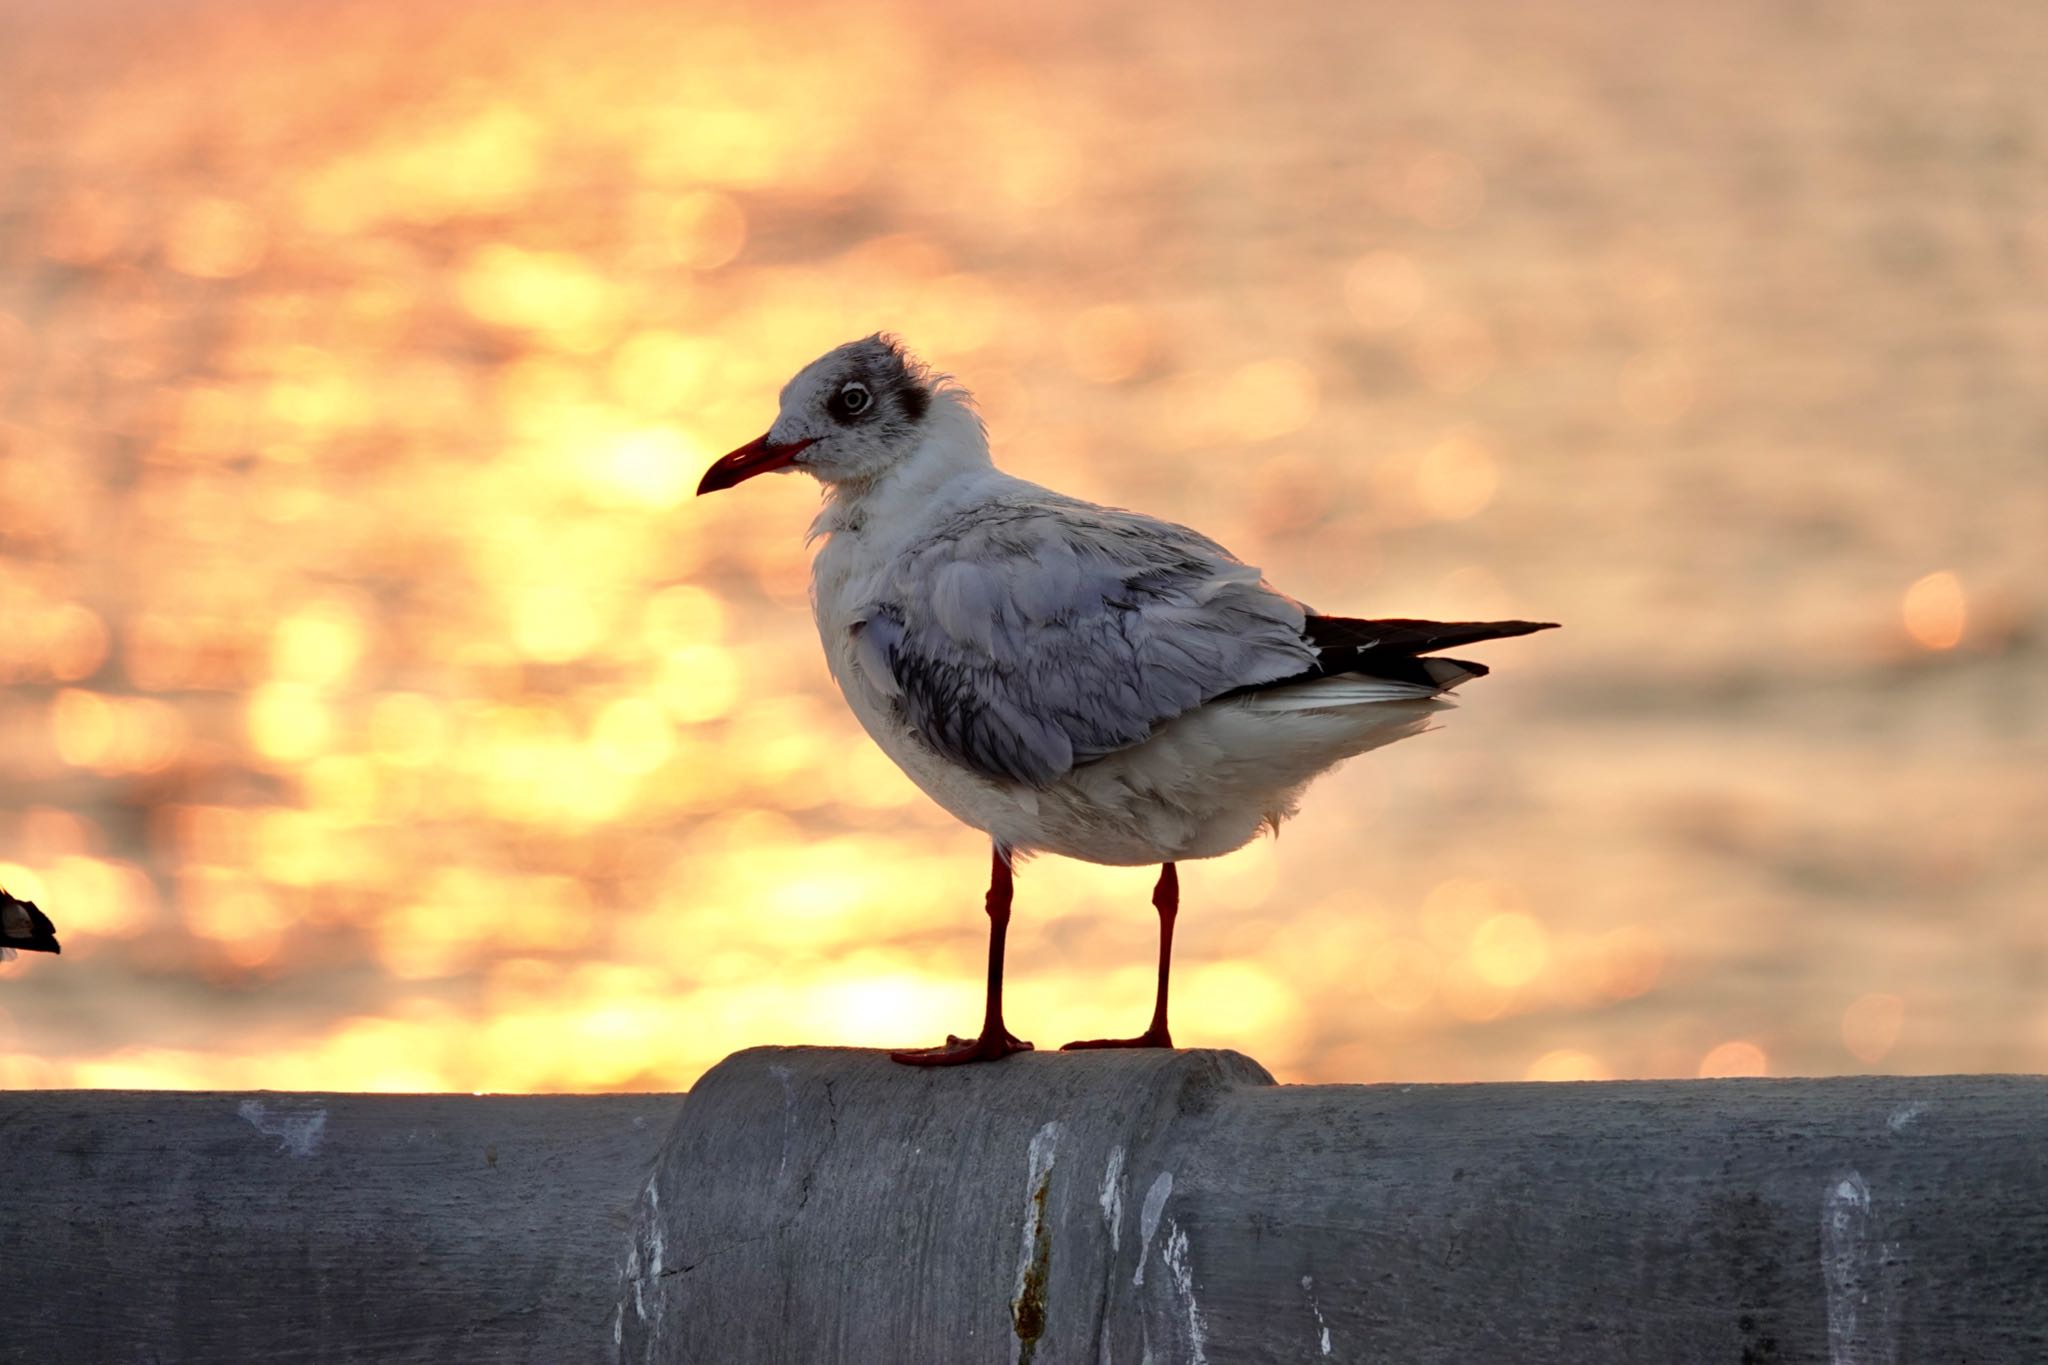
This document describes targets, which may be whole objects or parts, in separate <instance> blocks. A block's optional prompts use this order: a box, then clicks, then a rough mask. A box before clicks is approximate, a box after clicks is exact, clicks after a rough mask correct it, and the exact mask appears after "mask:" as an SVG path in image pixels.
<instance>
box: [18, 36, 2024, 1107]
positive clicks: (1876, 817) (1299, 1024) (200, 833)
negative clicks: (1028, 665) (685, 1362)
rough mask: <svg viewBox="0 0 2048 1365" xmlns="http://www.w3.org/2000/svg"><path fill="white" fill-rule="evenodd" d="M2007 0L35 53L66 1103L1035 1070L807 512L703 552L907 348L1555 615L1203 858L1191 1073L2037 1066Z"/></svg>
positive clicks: (1243, 513)
mask: <svg viewBox="0 0 2048 1365" xmlns="http://www.w3.org/2000/svg"><path fill="white" fill-rule="evenodd" d="M1969 8H1972V10H1973V12H1976V11H1977V10H1978V9H1979V8H1981V17H1982V18H1983V19H1984V20H1985V22H1983V23H1981V24H1971V23H1963V22H1953V21H1951V20H1950V19H1949V18H1947V17H1945V16H1944V15H1943V14H1940V13H1936V12H1935V11H1934V10H1932V9H1923V8H1921V7H1916V6H1913V5H1910V4H1906V3H1895V4H1886V5H1881V6H1878V7H1877V8H1876V9H1875V10H1871V9H1867V8H1860V9H1856V10H1854V11H1852V10H1851V9H1850V8H1849V7H1846V6H1822V7H1821V8H1820V9H1818V10H1813V11H1810V12H1809V11H1802V16H1803V17H1801V18H1800V19H1799V20H1798V21H1797V22H1794V21H1793V20H1792V19H1790V18H1787V17H1785V16H1784V15H1782V14H1781V13H1780V12H1779V11H1777V10H1776V9H1774V8H1773V7H1770V6H1765V5H1760V4H1739V5H1734V6H1729V7H1725V8H1723V7H1711V8H1696V9H1679V10H1672V11H1664V10H1661V9H1659V8H1657V7H1647V8H1646V7H1638V6H1630V5H1624V4H1620V3H1600V4H1595V5H1589V6H1584V7H1580V8H1575V9H1566V10H1563V11H1549V10H1544V11H1541V12H1539V11H1537V10H1533V9H1529V10H1524V9H1521V8H1517V7H1513V6H1505V5H1483V4H1478V3H1458V4H1452V5H1449V6H1445V7H1422V8H1416V7H1395V6H1385V5H1367V6H1362V7H1349V8H1343V9H1340V10H1331V9H1327V8H1325V7H1322V6H1318V5H1314V4H1309V3H1292V2H1290V3H1282V4H1279V5H1277V6H1266V7H1262V8H1261V9H1260V10H1259V11H1258V12H1257V13H1251V12H1247V11H1245V10H1244V8H1243V7H1241V6H1230V5H1220V4H1200V5H1195V6H1190V7H1143V8H1140V7H1131V8H1120V7H1097V6H1093V5H1086V4H1080V3H1056V4H1053V5H1050V6H997V5H972V6H968V7H966V8H958V7H952V6H948V7H938V6H920V5H916V4H909V3H902V4H870V3H865V2H864V0H854V2H853V3H835V4H829V5H810V4H802V3H798V4H770V5H722V4H721V5H697V4H654V3H648V2H645V0H588V2H587V3H581V4H577V5H573V6H572V5H566V4H542V3H531V2H526V0H522V2H519V3H512V4H505V5H497V4H492V5H485V4H474V3H453V4H448V5H438V4H437V5H424V6H420V5H407V4H401V3H397V0H351V2H350V3H344V4H339V5H313V4H306V3H296V2H295V0H287V2H286V3H280V4H261V5H259V4H255V3H252V2H251V0H190V2H189V3H179V4H175V5H163V6H147V7H139V8H136V9H132V10H131V9H130V8H127V7H121V6H116V5H114V4H112V3H108V0H87V3H83V4H80V5H75V6H69V5H67V6H51V5H42V4H34V3H29V2H28V0H0V129H4V130H5V131H4V132H0V183H4V185H5V187H6V188H5V195H4V199H0V622H4V623H5V629H4V630H0V886H4V887H5V888H6V889H7V890H9V891H11V892H13V893H14V894H16V895H18V896H21V897H25V898H28V899H32V900H35V901H36V902H38V903H39V904H40V905H41V906H42V907H43V909H45V910H46V911H47V912H48V913H49V914H50V916H51V917H52V918H53V919H54V920H55V921H56V923H57V927H58V931H59V934H60V936H61V938H62V940H63V945H64V952H63V955H62V956H61V957H57V958H52V957H48V956H45V955H39V954H26V955H24V956H23V957H22V958H20V959H19V960H15V961H12V962H5V963H0V1086H6V1087H81V1086H93V1087H131V1086H132V1087H218V1088H237V1089H239V1088H252V1087H265V1088H275V1089H292V1090H314V1089H318V1090H349V1089H369V1090H456V1091H469V1090H491V1091H497V1090H503V1091H555V1090H605V1089H638V1090H650V1089H661V1090H666V1089H682V1088H685V1087H687V1086H689V1085H691V1084H692V1083H693V1082H694V1080H695V1079H696V1077H697V1076H698V1075H699V1074H701V1073H702V1072H703V1071H704V1070H705V1069H706V1068H707V1067H709V1066H710V1065H711V1064H713V1063H714V1062H716V1061H717V1060H718V1059H719V1058H720V1057H722V1056H724V1055H726V1054H727V1053H729V1052H732V1051H733V1050H735V1049H738V1048H742V1047H746V1046H750V1045H753V1044H759V1043H796V1042H803V1043H817V1044H855V1045H863V1046H917V1045H924V1044H930V1043H936V1042H938V1041H939V1040H940V1039H941V1038H943V1037H944V1035H945V1034H946V1033H947V1031H948V1030H953V1031H971V1030H972V1028H973V1026H974V1025H975V1023H976V1021H977V1020H978V1018H979V1011H980V1000H981V989H982V987H981V971H982V954H983V945H984V936H985V932H986V921H985V920H984V918H983V916H982V914H981V910H980V906H981V892H982V888H983V886H984V884H985V876H986V870H987V852H986V844H985V842H984V840H983V838H982V836H980V835H978V834H977V833H975V832H974V831H971V830H968V829H965V828H964V827H961V826H959V825H957V824H955V823H954V822H953V821H952V820H951V819H950V818H949V817H947V816H946V815H945V814H943V813H942V812H940V811H939V810H938V809H937V808H935V807H934V806H932V805H931V804H930V803H929V802H928V801H927V800H926V799H925V798H924V797H923V796H922V795H921V794H920V793H919V792H918V791H917V790H916V789H915V788H913V787H912V786H911V785H910V783H909V782H908V780H907V779H905V778H904V777H903V776H902V775H901V774H899V773H898V772H897V771H896V769H895V768H894V767H893V766H892V765H891V764H890V763H889V761H888V760H887V759H885V758H884V757H883V756H882V755H881V753H880V752H879V751H877V750H876V749H875V748H874V747H873V745H872V744H871V743H870V742H869V741H868V740H867V739H866V738H865V736H863V735H862V734H861V732H860V731H859V729H858V727H857V726H856V724H855V723H854V721H853V719H852V717H851V716H850V715H849V714H848V713H847V711H846V709H845V707H844V705H843V704H842V702H841V701H840V699H839V697H838V695H837V694H836V692H835V691H834V689H833V687H832V685H831V683H830V680H829V678H828V677H827V674H826V671H825V667H824V663H823V660H822V658H821V656H820V653H819V648H818V641H817V636H816V632H815V629H814V627H813V624H812V621H811V617H810V613H809V610H808V606H807V602H806V588H807V582H808V579H807V564H808V552H807V550H806V548H805V545H804V529H805V527H806V525H807V524H808V522H809V518H810V516H811V514H812V512H813V510H814V508H815V504H816V497H817V494H816V488H815V486H814V485H813V484H811V483H810V482H809V481H808V480H804V479H801V478H782V479H762V480H757V481H755V482H752V483H749V484H748V485H746V486H745V487H744V488H743V489H740V490H738V491H736V492H734V493H731V494H726V495H721V496H720V497H717V498H711V499H704V500H701V501H700V500H697V499H695V498H693V497H692V496H691V494H692V492H693V490H694V489H695V486H696V481H697V478H698V476H699V475H700V474H701V473H702V471H703V469H704V467H705V466H706V465H707V464H709V463H710V461H712V460H713V459H715V458H717V457H718V456H719V455H720V454H722V453H723V452H725V451H726V450H728V449H731V448H732V447H734V446H737V445H739V444H740V443H742V442H744V441H746V440H748V439H751V438H752V437H754V436H757V435H759V434H760V433H761V432H762V431H763V430H764V429H765V428H766V427H767V424H768V422H769V421H770V420H771V419H772V417H773V416H774V413H775V410H776V394H777V391H778V389H779V387H780V386H781V384H782V383H783V381H784V380H786V379H787V378H788V377H789V376H790V375H791V374H793V373H794V372H795V371H796V370H797V369H798V368H799V367H800V366H801V365H802V364H804V363H805V362H807V361H809V360H810V359H812V358H813V357H814V356H816V355H817V354H819V353H820V352H822V351H824V350H826V349H827V348H829V347H831V346H833V345H835V344H837V343H839V342H842V341H845V340H848V339H851V338H853V337H856V336H860V335H864V334H866V333H869V332H873V331H876V330H879V329H886V330H888V331H891V332H894V333H896V334H898V335H900V336H901V337H902V338H903V339H904V341H905V342H906V343H907V344H908V345H909V346H910V347H911V348H912V349H914V350H915V351H916V352H918V353H919V354H921V355H922V356H924V357H925V358H927V359H928V360H930V361H931V362H932V364H933V365H934V366H935V367H936V368H937V369H939V370H941V371H945V372H949V373H952V374H954V375H956V376H957V377H958V378H959V379H960V381H961V382H962V383H964V384H965V385H967V386H968V387H969V388H971V389H972V390H973V391H974V392H975V394H976V395H977V397H978V400H979V403H980V407H981V410H982V412H983V415H984V416H985V418H986V420H987V423H988V426H989V428H990V431H991V434H992V439H993V443H994V448H995V452H996V457H997V459H998V461H999V462H1001V463H1003V464H1004V465H1005V466H1006V467H1007V468H1009V469H1010V470H1012V471H1013V472H1015V473H1018V474H1020V475H1023V476H1024V477H1027V478H1032V479H1035V480H1038V481H1041V482H1044V483H1047V484H1050V485H1052V486H1054V487H1058V488H1061V489H1063V490H1065V491H1068V492H1071V493H1074V494H1077V495H1080V496H1083V497H1088V498H1093V499H1096V500H1099V501H1104V502H1110V503H1115V504H1118V505H1124V506H1132V507H1137V508H1140V509H1143V510H1145V511H1148V512H1151V513H1154V514H1157V515H1160V516H1164V517H1168V518H1170V519H1173V520H1176V521H1181V522H1185V523H1188V524H1191V525H1194V526H1198V527H1200V528H1202V529H1203V530H1205V531H1207V532H1209V533H1211V534H1213V535H1215V536H1216V537H1217V538H1218V539H1220V540H1221V541H1223V542H1224V543H1225V544H1227V545H1229V546H1231V547H1232V548H1233V549H1234V550H1235V551H1236V552H1237V553H1239V554H1240V555H1242V556H1243V557H1244V558H1246V559H1247V560H1249V561H1251V562H1253V563H1256V564H1259V565H1261V566H1262V567H1263V568H1264V569H1265V571H1266V572H1267V574H1268V576H1269V577H1270V578H1271V579H1272V580H1273V581H1274V583H1275V584H1276V585H1278V586H1279V587H1280V588H1282V589H1283V590H1285V591H1287V592H1289V593H1291V594H1293V595H1295V596H1297V597H1300V598H1302V599H1303V600H1304V601H1307V602H1309V603H1312V604H1314V605H1315V606H1316V607H1318V608H1320V609H1323V610H1327V611H1333V612H1344V613H1347V614H1355V615H1383V616H1435V617H1440V618H1446V619H1468V618H1474V617H1487V618H1491V617H1507V616H1522V617H1530V618H1534V619H1540V620H1555V621H1560V622H1563V623H1564V627H1565V628H1564V629H1563V630H1560V631H1558V632H1555V633H1552V634H1547V635H1545V636H1542V637H1538V638H1532V639H1527V640H1510V641H1504V642H1500V643H1496V644H1493V645H1489V646H1486V647H1484V648H1482V649H1478V650H1475V657H1479V658H1482V659H1484V660H1485V661H1486V662H1488V663H1489V664H1491V665H1493V667H1494V669H1495V670H1496V671H1495V674H1494V676H1492V677H1490V678H1488V679H1485V680H1483V681H1479V682H1475V683H1473V684H1472V685H1471V686H1469V687H1467V688H1466V689H1464V690H1463V692H1461V694H1460V696H1461V699H1462V705H1461V707H1460V709H1459V710H1457V711H1456V712H1453V713H1450V714H1449V715H1448V716H1447V717H1446V724H1445V726H1444V728H1443V729H1442V730H1441V732H1439V733H1435V734H1432V735H1429V736H1426V737H1423V738H1419V739H1416V740H1413V741H1411V742H1408V743H1404V744H1401V745H1399V746H1397V747H1395V748H1392V749H1389V750H1386V751H1384V752H1380V753H1374V754H1370V755H1367V756H1365V757H1363V758H1361V759H1359V760H1357V761H1354V762H1353V763H1351V764H1349V765H1347V766H1346V767H1345V768H1344V769H1342V770H1341V771H1340V772H1338V773H1337V774H1336V775H1335V776H1333V777H1331V778H1329V779H1326V780H1325V781H1323V782H1322V783H1321V784H1320V785H1319V786H1318V787H1316V788H1315V789H1314V790H1313V791H1312V792H1311V794H1310V796H1309V799H1308V801H1307V803H1306V805H1305V807H1304V810H1303V813H1302V815H1301V816H1300V818H1299V819H1297V820H1295V821H1294V822H1292V823H1290V824H1288V825H1287V826H1286V827H1285V828H1284V829H1283V830H1282V832H1281V834H1280V837H1279V838H1278V839H1277V840H1272V839H1266V840H1262V841H1261V842H1259V843H1257V844H1255V845H1253V846H1252V847H1250V848H1248V849H1246V850H1244V851H1242V852H1240V853H1237V854H1235V855H1232V856H1230V857H1228V858H1224V859H1220V860H1213V861H1207V862H1199V863H1191V864H1188V865H1185V866H1184V867H1183V868H1182V869H1181V876H1182V886H1183V902H1182V904H1183V914H1182V916H1181V919H1180V923H1179V927H1178V931H1177V934H1178V938H1177V943H1178V956H1177V958H1176V965H1175V979H1174V1032H1175V1036H1176V1038H1177V1040H1178V1041H1179V1042H1180V1043H1181V1044H1182V1045H1183V1046H1205V1047H1206V1046H1215V1047H1225V1046H1227V1047H1235V1048H1238V1049H1240V1050H1242V1051H1244V1052H1247V1053H1249V1054H1251V1055H1252V1056H1254V1057H1256V1058H1258V1059H1259V1060H1260V1061H1262V1062H1264V1063H1265V1064H1266V1065H1267V1066H1268V1067H1270V1068H1271V1069H1272V1070H1273V1071H1274V1072H1275V1074H1276V1075H1277V1076H1279V1077H1280V1078H1281V1079H1282V1080H1295V1081H1375V1080H1403V1081H1407V1080H1482V1079H1484V1080H1521V1079H1531V1080H1573V1079H1598V1078H1612V1077H1645V1076H1685V1077H1692V1076H1751V1075H1774V1076H1775V1075H1788V1074H1802V1073H1804V1074H1811V1073H1838V1072H1845V1071H1864V1070H1878V1071H1898V1072H1948V1071H2001V1070H2030V1071H2039V1070H2043V1069H2048V992H2044V990H2043V989H2042V987H2043V986H2044V984H2048V916H2044V915H2043V913H2042V907H2043V903H2044V898H2048V838H2044V837H2043V830H2044V829H2048V779H2044V774H2048V712H2044V707H2043V702H2044V699H2048V682H2044V678H2048V673H2044V670H2043V668H2042V663H2041V651H2042V648H2043V644H2042V641H2043V640H2044V638H2048V636H2044V632H2043V627H2044V624H2048V597H2044V589H2043V587H2042V584H2043V582H2044V576H2043V556H2042V550H2041V542H2042V535H2043V528H2044V527H2048V456H2044V453H2043V449H2044V447H2043V441H2044V439H2048V388H2044V387H2043V386H2042V384H2041V383H2040V377H2041V376H2042V375H2044V374H2048V304H2044V302H2043V300H2044V299H2048V143H2044V142H2043V141H2042V140H2041V139H2040V137H2039V136H2038V130H2040V129H2042V128H2048V83H2043V82H2041V81H2040V80H2039V79H2038V73H2039V71H2040V70H2041V69H2043V67H2044V66H2048V26H2044V25H2042V24H2040V23H2038V22H2035V21H2033V20H2032V19H2031V18H2030V17H2029V16H2028V15H2027V14H2026V13H2025V12H2024V11H2023V10H2021V9H2017V8H1998V7H1969ZM1703 52H1704V53H1706V54H1707V58H1710V59H1703V58H1702V57H1701V54H1702V53H1703ZM2028 129H2033V130H2036V134H2037V135H2034V136H2029V135H2028V134H2027V132H2026V130H2028ZM1152 876H1153V872H1152V871H1151V870H1148V869H1121V870H1116V869H1104V868H1097V867H1092V866H1087V865H1082V864H1078V863H1073V862H1068V861H1064V860H1061V859H1057V858H1043V859H1039V860H1035V861H1032V862H1029V863H1027V864H1025V865H1023V866H1022V867H1021V868H1020V870H1019V874H1018V884H1017V902H1016V919H1015V921H1014V923H1013V925H1012V928H1011V931H1010V943H1009V988H1008V1007H1009V1016H1010V1024H1011V1026H1012V1028H1014V1029H1015V1031H1016V1032H1017V1033H1018V1034H1019V1035H1021V1036H1024V1037H1028V1038H1032V1039H1034V1040H1036V1042H1037V1043H1038V1045H1039V1046H1040V1047H1047V1046H1054V1045H1057V1044H1058V1043H1060V1042H1063V1041H1065V1040H1067V1039H1070V1038H1082V1037H1091V1036H1098V1035H1104V1034H1125V1033H1130V1032H1133V1031H1134V1030H1135V1029H1136V1028H1138V1027H1140V1026H1141V1025H1142V1024H1143V1022H1144V1018H1145V1014H1146V1012H1147V1010H1148V1009H1149V1008H1150V999H1151V994H1150V993H1151V981H1152V971H1153V960H1152V951H1153V948H1152V945H1153V934H1154V921H1153V917H1152V913H1151V910H1150V907H1149V905H1148V902H1147V895H1148V893H1149V889H1150V885H1151V877H1152Z"/></svg>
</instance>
